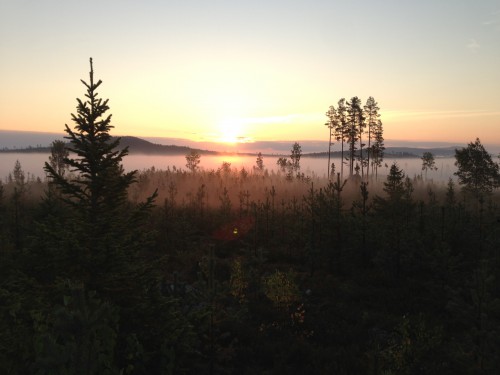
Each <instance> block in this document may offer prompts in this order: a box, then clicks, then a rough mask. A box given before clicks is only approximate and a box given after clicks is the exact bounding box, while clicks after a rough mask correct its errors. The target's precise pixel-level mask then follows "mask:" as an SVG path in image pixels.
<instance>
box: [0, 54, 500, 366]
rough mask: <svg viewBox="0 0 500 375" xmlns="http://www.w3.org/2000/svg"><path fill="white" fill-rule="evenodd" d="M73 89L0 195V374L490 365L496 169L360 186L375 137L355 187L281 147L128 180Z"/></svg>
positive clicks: (426, 161) (91, 91)
mask: <svg viewBox="0 0 500 375" xmlns="http://www.w3.org/2000/svg"><path fill="white" fill-rule="evenodd" d="M91 64H92V62H91ZM82 82H83V84H84V85H85V88H86V94H85V97H86V99H85V100H80V99H78V106H77V112H76V114H73V115H72V120H73V122H74V127H73V128H71V127H69V126H68V125H66V128H65V130H66V133H67V138H68V140H69V144H70V146H65V144H64V143H63V142H61V141H59V142H58V141H55V142H54V143H53V144H52V155H51V157H50V158H49V160H48V161H47V163H46V164H45V171H46V179H45V180H34V179H27V178H26V176H25V174H24V172H23V170H22V165H20V163H16V165H15V166H13V170H12V173H11V175H10V178H8V179H7V180H6V181H5V183H3V182H2V183H0V220H1V222H0V258H1V259H0V267H1V269H0V316H1V319H0V372H1V373H2V374H236V373H237V374H385V375H388V374H496V373H498V372H499V371H500V282H499V281H498V278H497V275H499V274H500V272H499V271H500V252H499V249H500V210H499V203H500V194H499V192H498V187H499V184H500V177H499V165H498V163H496V162H495V161H494V160H493V159H492V157H491V155H490V154H489V153H488V152H487V151H486V150H485V149H484V147H483V146H482V144H481V142H480V140H479V139H476V140H475V141H474V142H471V143H469V144H468V146H467V147H465V148H463V149H457V150H456V152H455V157H456V163H457V167H458V171H457V173H456V176H455V178H454V179H450V180H449V182H448V184H447V185H446V186H444V185H442V184H435V183H433V181H432V180H428V179H427V178H426V176H425V174H424V173H422V174H421V175H418V176H407V175H406V174H405V172H404V170H402V169H401V168H400V167H399V166H398V165H397V164H393V165H392V166H391V167H390V172H389V174H388V175H387V177H384V178H382V177H381V176H378V177H377V175H376V173H374V172H373V171H376V165H378V164H379V163H380V159H381V157H382V151H383V144H382V137H381V133H380V132H378V133H377V132H376V136H377V138H376V139H375V143H376V145H377V147H378V149H377V152H376V153H372V154H370V153H369V152H368V153H367V154H365V155H366V157H367V158H369V157H370V156H369V155H371V156H372V157H373V158H375V163H376V164H375V169H373V168H372V172H373V173H370V174H368V168H367V169H366V171H363V166H365V167H368V166H373V165H374V164H370V162H369V161H368V162H367V163H366V164H363V163H364V161H363V159H362V157H361V159H360V167H359V168H361V169H362V173H361V175H360V174H358V173H356V174H354V170H355V169H356V168H355V167H356V162H355V158H354V157H355V155H362V153H361V154H359V153H358V154H356V153H355V152H354V151H355V148H354V145H353V144H351V145H350V146H349V147H347V148H346V150H347V151H346V152H347V153H348V155H350V156H351V159H348V164H347V168H348V169H347V172H349V176H347V172H346V176H343V175H342V172H341V171H335V169H334V168H332V169H331V170H330V171H329V175H328V177H309V176H305V175H304V174H303V173H301V172H300V145H298V144H297V143H296V144H294V145H293V146H292V150H291V155H290V160H288V161H287V160H285V161H284V162H283V171H278V172H269V171H268V170H267V169H266V160H265V157H262V155H259V156H257V158H256V165H255V167H254V168H253V169H252V170H245V169H244V168H242V169H240V170H237V169H235V168H231V165H230V164H229V163H223V164H222V165H221V166H220V168H218V169H217V170H200V169H198V168H197V161H198V162H199V155H198V157H197V155H196V153H190V154H188V155H186V162H187V164H186V169H177V168H172V169H170V168H168V169H167V170H155V169H153V168H150V169H148V170H144V171H141V172H136V171H132V172H125V171H124V170H123V167H122V166H121V161H122V160H123V158H126V157H127V149H126V148H125V149H122V148H120V147H119V142H120V140H119V138H112V137H111V134H110V133H111V130H112V128H113V126H112V125H111V115H109V114H107V111H108V110H109V107H108V101H107V100H102V99H100V98H99V97H98V95H97V91H96V90H97V88H98V87H100V85H101V81H100V80H99V81H95V80H94V77H93V69H92V65H91V71H90V77H89V81H88V82H86V81H82ZM375 105H376V103H375ZM333 112H334V110H332V109H330V114H332V113H333ZM331 118H332V119H334V117H333V114H332V117H331ZM375 120H376V119H375V118H374V124H379V122H378V120H377V121H375ZM331 121H332V122H329V123H327V126H328V127H329V128H331V129H336V128H337V126H334V120H331ZM379 125H380V124H379ZM377 126H378V125H377ZM376 129H379V128H376ZM330 134H332V133H330ZM334 134H335V133H334ZM334 137H335V135H334ZM340 137H342V135H341V136H340ZM367 160H369V159H367ZM372 162H373V159H372ZM422 163H423V164H422V171H423V172H425V171H427V169H430V168H435V166H434V164H433V160H432V155H424V157H423V158H422ZM337 168H338V167H337Z"/></svg>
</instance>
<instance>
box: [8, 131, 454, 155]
mask: <svg viewBox="0 0 500 375" xmlns="http://www.w3.org/2000/svg"><path fill="white" fill-rule="evenodd" d="M0 135H1V137H2V140H3V143H4V146H3V148H0V152H43V153H47V152H50V147H49V146H47V145H48V144H50V143H51V142H52V140H54V139H64V138H63V136H62V135H60V134H51V133H31V132H16V131H0ZM35 136H36V137H35ZM120 138H121V142H120V146H121V147H127V146H128V148H129V152H130V153H131V154H150V155H186V154H187V153H189V152H190V151H191V150H195V151H197V152H199V153H200V154H202V155H211V154H212V155H222V154H234V152H220V151H209V150H206V149H200V148H196V147H192V146H191V147H189V146H180V145H172V144H171V145H165V144H158V143H154V142H150V141H147V140H145V139H142V138H138V137H132V136H122V137H120ZM19 139H22V140H24V142H33V143H31V144H36V146H24V147H14V148H11V147H7V146H5V143H6V142H10V144H14V143H13V142H14V141H15V140H19ZM176 141H177V142H178V141H179V140H176ZM35 142H37V143H35ZM38 142H44V144H45V145H42V144H40V143H38ZM186 142H188V141H187V140H186ZM304 143H305V144H307V145H308V146H309V147H311V148H313V149H320V150H321V149H322V148H323V147H326V146H325V145H324V142H319V141H317V142H312V141H304ZM24 144H26V143H24ZM28 144H30V143H28ZM311 145H313V146H314V147H313V146H311ZM200 146H201V147H204V146H205V147H210V146H209V145H206V144H200ZM271 146H272V147H271ZM277 146H279V147H277ZM461 147H462V146H453V147H450V146H448V147H432V148H418V147H387V148H386V150H385V155H386V157H397V158H402V157H408V158H417V157H418V158H419V157H422V155H423V153H424V152H431V153H432V154H433V155H434V156H435V157H453V156H454V155H455V149H456V148H461ZM238 148H239V151H240V152H238V154H239V155H256V154H257V153H258V152H259V150H262V153H263V154H264V155H265V156H270V155H276V156H279V155H284V156H288V155H289V153H290V152H289V151H288V150H289V148H290V142H255V143H254V144H250V143H248V144H241V145H240V146H239V147H238ZM269 148H272V149H274V150H276V152H273V153H272V154H270V153H269V152H265V151H264V150H269ZM303 156H304V157H326V156H328V153H327V152H326V151H325V152H309V153H308V152H304V154H303ZM332 156H333V157H340V151H335V152H332Z"/></svg>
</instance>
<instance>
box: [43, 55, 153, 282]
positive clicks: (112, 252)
mask: <svg viewBox="0 0 500 375" xmlns="http://www.w3.org/2000/svg"><path fill="white" fill-rule="evenodd" d="M81 82H82V83H83V84H84V86H85V87H86V89H87V90H86V91H87V92H86V94H85V96H86V100H85V101H83V100H81V99H77V102H78V105H77V113H76V115H75V114H72V115H71V117H72V120H73V122H74V123H75V128H74V129H73V130H72V129H71V128H70V127H69V126H68V125H66V126H65V131H66V133H67V134H68V136H66V137H65V138H66V139H68V140H69V142H70V143H69V146H68V147H67V149H68V151H69V152H71V153H72V154H71V156H73V155H75V157H74V158H72V157H71V158H70V157H66V158H64V163H65V164H66V165H67V166H68V167H69V168H70V170H71V172H74V173H73V174H72V175H71V176H69V177H65V176H64V175H63V174H61V173H60V171H59V170H56V169H55V168H54V167H53V166H52V165H51V164H50V163H47V162H46V163H45V167H44V169H45V171H46V172H47V176H48V177H49V178H50V179H51V180H52V182H53V185H55V186H56V187H57V188H59V189H60V192H61V197H62V199H63V201H64V202H65V203H67V204H68V205H69V206H70V207H71V208H72V209H73V212H74V214H75V215H74V216H73V218H74V220H75V221H73V222H70V223H67V227H68V228H72V229H71V230H73V233H70V234H68V236H71V237H72V238H73V243H74V248H73V249H72V251H74V252H77V253H78V254H74V259H75V260H76V261H77V263H78V262H79V264H78V265H77V266H78V267H79V268H80V269H81V271H83V274H82V278H84V279H85V278H89V277H90V278H93V277H102V276H104V273H106V274H108V273H110V271H112V270H113V269H115V268H117V267H120V265H121V263H122V262H125V263H126V262H130V253H129V251H130V250H131V249H132V247H133V244H134V243H135V241H133V240H132V239H131V238H130V236H132V235H133V233H134V230H133V229H135V228H136V227H137V219H138V218H139V217H140V216H141V215H140V213H139V212H137V211H135V212H134V211H132V213H131V210H127V208H128V207H127V206H128V201H127V189H128V187H129V186H130V185H131V184H132V183H133V182H135V175H136V171H131V172H127V173H126V172H125V171H124V169H123V166H122V164H121V162H122V159H123V157H124V156H126V155H127V154H128V149H127V148H123V149H120V148H119V144H120V138H112V137H111V135H110V130H111V129H112V128H113V126H112V125H111V115H110V114H109V115H108V114H106V112H107V111H108V110H109V106H108V100H107V99H106V100H103V99H101V98H99V97H98V93H97V89H98V88H99V86H100V85H101V83H102V81H101V80H98V81H97V82H95V80H94V70H93V65H92V58H91V59H90V73H89V82H88V83H87V82H85V81H83V80H81ZM155 194H156V193H155ZM155 194H153V195H152V196H151V197H149V198H148V200H147V201H146V203H144V204H143V205H141V209H147V208H149V207H150V206H151V205H152V202H153V200H154V198H155ZM120 260H121V261H120ZM91 275H92V277H91Z"/></svg>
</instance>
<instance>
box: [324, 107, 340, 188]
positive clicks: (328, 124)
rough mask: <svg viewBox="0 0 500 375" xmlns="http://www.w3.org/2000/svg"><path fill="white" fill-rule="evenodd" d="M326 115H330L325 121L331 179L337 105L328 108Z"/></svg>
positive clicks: (328, 171)
mask: <svg viewBox="0 0 500 375" xmlns="http://www.w3.org/2000/svg"><path fill="white" fill-rule="evenodd" d="M325 115H326V117H328V121H327V122H326V123H325V126H326V127H327V128H328V133H329V134H328V169H327V175H328V179H330V156H331V151H332V135H333V132H334V129H335V128H336V125H337V111H336V110H335V107H334V106H333V105H331V106H330V108H328V111H327V112H326V114H325Z"/></svg>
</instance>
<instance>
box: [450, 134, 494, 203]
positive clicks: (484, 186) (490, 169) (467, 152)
mask: <svg viewBox="0 0 500 375" xmlns="http://www.w3.org/2000/svg"><path fill="white" fill-rule="evenodd" d="M455 159H456V161H455V165H456V166H457V167H458V170H457V171H456V172H455V175H456V176H457V177H458V183H459V184H460V185H464V189H465V190H466V191H469V192H471V193H472V194H474V196H476V197H480V196H482V195H483V194H489V193H491V191H492V190H493V189H494V188H496V187H498V186H499V185H500V172H499V169H500V167H499V165H498V164H497V163H495V162H494V161H493V160H492V159H491V155H490V154H489V153H488V151H486V149H485V148H484V146H483V145H482V144H481V141H480V140H479V138H476V141H475V142H474V143H472V142H471V143H469V144H468V145H467V147H465V148H463V149H461V150H455Z"/></svg>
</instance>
